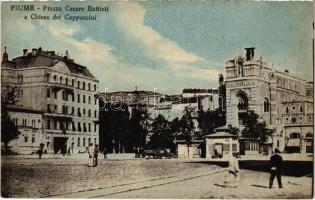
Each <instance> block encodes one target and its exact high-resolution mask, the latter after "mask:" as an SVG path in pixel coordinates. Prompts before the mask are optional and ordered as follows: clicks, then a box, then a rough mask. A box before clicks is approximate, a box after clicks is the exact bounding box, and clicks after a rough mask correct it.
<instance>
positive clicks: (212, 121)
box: [197, 109, 225, 137]
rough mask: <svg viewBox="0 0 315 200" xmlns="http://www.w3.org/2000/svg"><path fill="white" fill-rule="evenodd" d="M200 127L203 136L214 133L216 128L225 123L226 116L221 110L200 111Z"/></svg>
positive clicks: (198, 118)
mask: <svg viewBox="0 0 315 200" xmlns="http://www.w3.org/2000/svg"><path fill="white" fill-rule="evenodd" d="M197 121H198V127H199V129H200V130H201V131H202V135H201V137H202V136H204V135H207V134H211V133H214V129H215V128H217V127H220V126H224V125H225V116H224V115H223V114H222V113H221V112H220V111H219V110H208V111H203V110H202V109H201V110H200V111H198V117H197Z"/></svg>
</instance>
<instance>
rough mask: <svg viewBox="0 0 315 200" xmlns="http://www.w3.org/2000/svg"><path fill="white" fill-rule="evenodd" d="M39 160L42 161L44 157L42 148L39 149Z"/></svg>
mask: <svg viewBox="0 0 315 200" xmlns="http://www.w3.org/2000/svg"><path fill="white" fill-rule="evenodd" d="M37 153H38V159H41V158H42V155H43V149H42V148H39V149H38V151H37Z"/></svg>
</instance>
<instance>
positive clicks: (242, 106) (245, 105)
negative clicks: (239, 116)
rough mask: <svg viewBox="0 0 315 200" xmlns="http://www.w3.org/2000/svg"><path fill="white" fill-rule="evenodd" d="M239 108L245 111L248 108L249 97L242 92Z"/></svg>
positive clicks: (239, 98)
mask: <svg viewBox="0 0 315 200" xmlns="http://www.w3.org/2000/svg"><path fill="white" fill-rule="evenodd" d="M237 107H238V110H239V111H245V110H247V109H248V98H247V96H246V95H245V94H242V93H240V94H239V95H238V105H237Z"/></svg>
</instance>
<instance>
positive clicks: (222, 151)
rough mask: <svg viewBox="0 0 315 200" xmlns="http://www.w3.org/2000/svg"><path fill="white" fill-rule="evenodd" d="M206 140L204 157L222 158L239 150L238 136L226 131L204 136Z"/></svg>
mask: <svg viewBox="0 0 315 200" xmlns="http://www.w3.org/2000/svg"><path fill="white" fill-rule="evenodd" d="M204 138H205V141H206V158H224V157H226V155H231V154H233V153H238V152H239V145H238V136H237V135H232V134H230V133H228V132H226V131H218V132H216V133H214V134H209V135H205V136H204Z"/></svg>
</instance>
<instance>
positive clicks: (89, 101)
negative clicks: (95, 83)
mask: <svg viewBox="0 0 315 200" xmlns="http://www.w3.org/2000/svg"><path fill="white" fill-rule="evenodd" d="M88 103H89V104H91V96H89V100H88Z"/></svg>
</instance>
